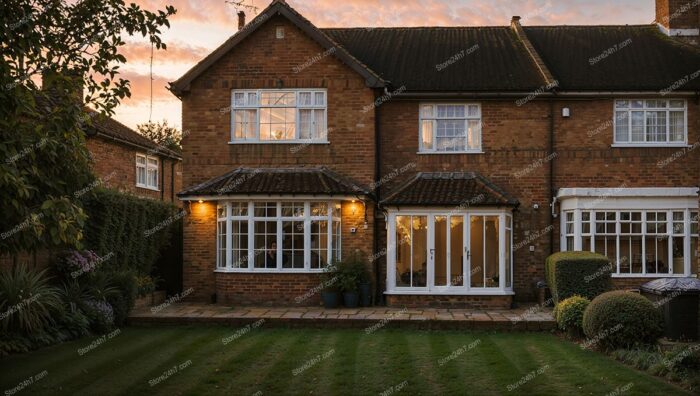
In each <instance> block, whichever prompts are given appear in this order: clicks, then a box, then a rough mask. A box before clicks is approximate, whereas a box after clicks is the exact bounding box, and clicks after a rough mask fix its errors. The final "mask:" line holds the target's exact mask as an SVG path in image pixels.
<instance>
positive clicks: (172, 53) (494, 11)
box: [115, 0, 654, 128]
mask: <svg viewBox="0 0 700 396" xmlns="http://www.w3.org/2000/svg"><path fill="white" fill-rule="evenodd" d="M270 1H271V0H246V4H249V5H253V6H255V7H258V11H257V12H258V13H259V12H260V11H262V10H263V9H264V8H265V7H267V5H268V4H269V3H270ZM135 2H136V3H138V4H140V5H142V6H143V7H144V8H146V9H149V10H156V9H164V8H165V5H168V4H170V5H173V6H174V7H175V8H176V9H177V14H176V15H175V16H174V17H172V18H171V28H170V29H169V30H167V31H165V32H164V34H163V39H164V41H165V42H166V44H167V46H168V49H167V51H156V52H155V54H154V61H153V78H154V81H153V115H152V120H153V121H161V120H163V119H165V120H167V121H168V123H169V124H170V125H173V126H176V127H178V128H179V127H180V126H181V118H180V101H179V100H178V99H177V98H176V97H175V96H174V95H173V94H171V93H170V92H169V91H168V90H167V89H166V88H165V87H166V86H167V83H168V82H169V81H174V80H176V79H177V78H178V77H180V76H181V75H182V74H184V73H185V72H186V71H187V70H189V69H190V68H191V67H192V66H193V65H194V64H195V63H197V62H198V61H199V60H200V59H202V58H203V57H204V56H206V55H207V54H208V53H209V52H211V51H212V50H214V49H215V48H217V47H218V46H219V45H221V44H222V43H223V42H224V41H225V40H226V39H227V38H229V37H230V36H231V35H233V34H234V33H235V32H236V30H237V17H236V11H237V10H236V8H235V7H234V6H233V5H230V4H227V3H226V1H225V0H170V1H164V0H135ZM288 3H289V4H290V5H291V6H292V7H293V8H295V9H296V10H297V11H299V12H300V13H301V14H302V15H304V16H305V17H306V18H308V19H309V20H310V21H311V22H312V23H313V24H315V25H316V26H318V27H354V26H362V27H364V26H480V25H492V26H493V25H500V26H505V25H508V24H509V23H510V17H511V16H513V15H520V16H522V20H521V23H522V24H523V25H606V24H614V25H620V24H646V23H651V22H653V20H654V0H564V1H562V0H288ZM245 11H246V14H247V18H246V19H247V20H248V21H250V20H251V19H252V18H253V17H254V13H253V12H252V11H250V10H245ZM126 41H127V45H126V46H125V48H124V49H123V51H122V53H123V55H124V56H125V57H126V58H127V64H126V65H125V66H124V67H123V69H122V78H125V79H128V80H130V81H131V91H132V97H131V98H130V99H129V100H127V101H124V102H123V103H122V105H121V106H119V107H118V108H117V110H116V116H115V118H116V119H117V120H119V121H121V122H123V123H124V124H126V125H128V126H130V127H132V128H135V127H136V125H137V124H140V123H143V122H147V121H148V118H149V110H150V105H149V102H150V99H149V98H150V85H149V67H150V66H149V64H150V54H151V51H150V45H149V44H148V43H147V42H146V41H143V40H141V41H138V40H126Z"/></svg>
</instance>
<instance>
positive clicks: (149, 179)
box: [85, 115, 182, 205]
mask: <svg viewBox="0 0 700 396" xmlns="http://www.w3.org/2000/svg"><path fill="white" fill-rule="evenodd" d="M85 132H86V136H87V139H86V140H87V148H88V150H89V151H90V155H91V157H92V162H93V164H92V170H93V173H94V174H95V175H96V176H97V177H98V178H99V179H100V180H101V181H102V182H103V184H104V185H105V186H107V187H110V188H115V189H118V190H121V191H126V192H129V193H131V194H134V195H138V196H140V197H143V198H150V199H157V200H161V201H166V202H172V203H174V204H176V205H181V201H179V200H178V199H177V197H176V196H175V194H176V193H177V192H178V191H180V190H182V158H181V156H180V154H179V153H177V152H174V151H172V150H169V149H167V148H165V147H162V146H160V145H158V144H156V143H155V142H153V141H152V140H150V139H148V138H146V137H145V136H143V135H141V134H140V133H138V132H136V131H134V130H133V129H131V128H129V127H127V126H126V125H124V124H122V123H120V122H119V121H117V120H115V119H113V118H111V117H103V116H100V115H97V116H96V117H95V119H94V121H93V125H92V127H90V128H88V129H87V130H86V131H85Z"/></svg>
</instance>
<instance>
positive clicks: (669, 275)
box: [612, 274, 697, 279]
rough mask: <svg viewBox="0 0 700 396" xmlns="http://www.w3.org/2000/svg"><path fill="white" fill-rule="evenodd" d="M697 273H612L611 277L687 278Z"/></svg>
mask: <svg viewBox="0 0 700 396" xmlns="http://www.w3.org/2000/svg"><path fill="white" fill-rule="evenodd" d="M696 276H697V275H695V274H691V275H682V274H612V278H613V279H615V278H618V279H624V278H652V279H655V278H689V277H691V278H692V277H696Z"/></svg>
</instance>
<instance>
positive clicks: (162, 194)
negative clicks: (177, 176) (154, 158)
mask: <svg viewBox="0 0 700 396" xmlns="http://www.w3.org/2000/svg"><path fill="white" fill-rule="evenodd" d="M164 198H165V161H164V160H163V159H162V158H161V160H160V200H161V201H164Z"/></svg>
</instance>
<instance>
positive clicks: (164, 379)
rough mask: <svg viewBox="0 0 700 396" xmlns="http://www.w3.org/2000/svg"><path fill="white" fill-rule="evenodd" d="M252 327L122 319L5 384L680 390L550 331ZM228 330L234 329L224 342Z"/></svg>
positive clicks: (5, 362) (0, 373) (4, 378)
mask: <svg viewBox="0 0 700 396" xmlns="http://www.w3.org/2000/svg"><path fill="white" fill-rule="evenodd" d="M249 330H250V331H247V332H246V331H240V329H236V328H226V327H203V326H197V327H184V326H183V327H136V328H127V329H124V330H122V331H121V333H120V334H118V335H116V336H114V337H113V338H111V339H108V340H106V341H105V342H104V343H102V344H100V345H98V346H96V347H95V348H94V349H92V350H90V351H89V352H87V353H84V354H83V355H82V356H81V355H80V354H79V353H78V350H80V349H81V348H85V347H86V346H88V345H89V344H90V343H91V342H93V340H94V339H83V340H79V341H75V342H70V343H66V344H62V345H58V346H55V347H50V348H46V349H42V350H39V351H36V352H34V353H30V354H25V355H19V356H11V357H8V358H3V359H1V360H0V392H3V393H2V395H9V394H19V395H22V394H32V395H34V394H47V395H48V394H51V395H54V394H58V395H72V394H77V395H142V394H160V395H180V394H183V395H216V394H226V395H256V394H257V395H263V394H264V395H279V394H300V395H301V394H304V395H310V394H313V395H336V394H348V395H349V394H358V395H369V394H375V395H376V394H380V393H382V392H385V393H384V394H385V395H389V394H393V395H400V394H406V395H419V394H422V395H435V394H460V395H464V394H475V395H497V394H516V395H533V394H538V395H571V394H574V395H606V394H608V393H609V392H613V391H615V390H618V391H622V392H621V393H620V394H621V395H655V394H664V395H673V394H684V393H683V391H682V390H680V389H679V388H677V387H675V386H672V385H668V384H666V383H664V382H663V381H661V380H659V379H657V378H654V377H651V376H648V375H646V374H644V373H641V372H638V371H635V370H633V369H630V368H628V367H626V366H624V365H622V364H620V363H618V362H615V361H613V360H611V359H608V358H607V357H605V356H603V355H601V354H598V353H595V352H591V351H584V350H581V349H580V348H579V347H578V346H576V345H575V344H572V343H569V342H566V341H562V340H560V339H558V338H557V337H555V336H553V335H550V334H535V333H464V332H422V331H417V330H380V331H377V332H375V333H372V334H365V332H363V331H361V330H309V329H302V330H296V329H294V330H292V329H252V328H251V329H249ZM237 332H238V333H237ZM225 338H228V339H229V340H230V342H228V343H227V344H226V345H224V343H223V342H222V339H225ZM82 352H84V350H82ZM173 366H176V367H177V370H174V369H173ZM168 370H170V372H169V373H168ZM159 377H160V379H158V378H159ZM30 378H34V379H35V380H34V382H33V383H32V384H28V385H26V386H25V387H24V388H23V389H22V390H21V391H19V392H17V393H8V392H13V389H15V390H16V389H17V387H18V385H19V384H20V383H22V382H23V381H25V380H28V379H30ZM518 384H520V385H518Z"/></svg>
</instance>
